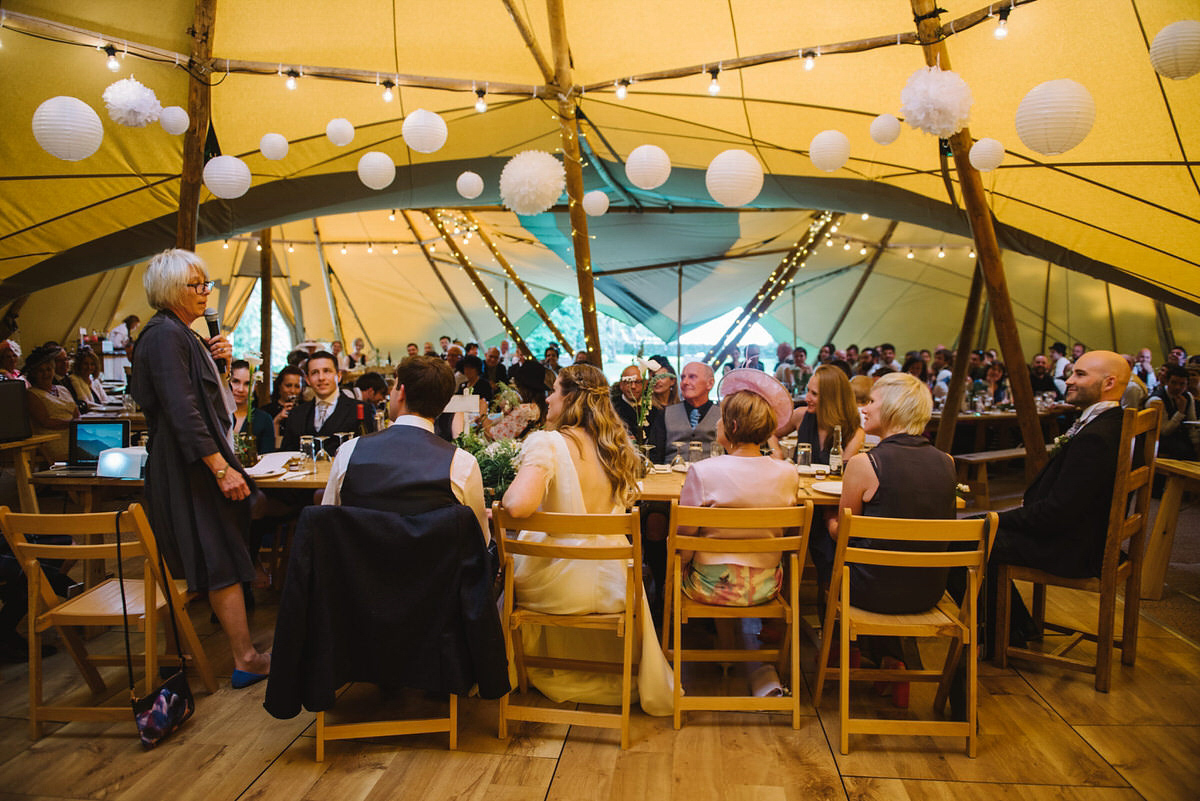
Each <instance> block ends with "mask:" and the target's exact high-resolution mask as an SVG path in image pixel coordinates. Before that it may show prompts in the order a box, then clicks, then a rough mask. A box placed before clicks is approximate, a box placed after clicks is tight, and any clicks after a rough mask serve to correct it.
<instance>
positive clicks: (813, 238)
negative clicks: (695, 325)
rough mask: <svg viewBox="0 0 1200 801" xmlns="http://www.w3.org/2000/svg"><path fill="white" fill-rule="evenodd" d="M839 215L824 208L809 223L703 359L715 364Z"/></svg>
mask: <svg viewBox="0 0 1200 801" xmlns="http://www.w3.org/2000/svg"><path fill="white" fill-rule="evenodd" d="M840 219H841V215H837V216H836V217H835V216H834V215H833V214H830V213H829V212H825V213H824V214H822V215H821V216H820V217H818V218H817V220H816V221H815V222H813V223H812V224H811V225H809V227H808V233H806V234H805V235H804V236H803V238H801V239H800V240H799V241H797V242H796V244H795V245H793V246H792V248H791V250H789V251H788V253H787V255H786V256H784V257H783V259H782V260H781V261H780V262H779V264H778V265H777V266H776V267H775V269H774V270H772V271H771V274H770V275H768V276H767V280H766V281H764V282H763V285H762V286H761V287H759V290H758V292H757V293H755V295H754V297H753V298H751V299H750V302H749V303H747V304H746V307H745V308H744V309H742V313H741V314H739V315H738V316H737V319H736V320H734V321H733V325H731V326H729V330H728V331H726V332H725V333H724V334H723V335H722V336H721V338H720V339H719V340H717V344H715V345H713V346H712V347H711V348H709V351H708V353H706V354H705V355H704V361H705V362H706V363H708V364H711V365H713V366H714V367H715V366H716V363H717V362H718V361H719V360H720V358H721V356H722V355H723V352H724V350H725V345H726V344H728V343H729V342H733V343H734V344H736V343H737V342H738V341H739V340H740V339H741V338H742V336H743V335H744V334H745V332H746V331H747V330H748V329H749V328H750V326H752V325H754V323H755V321H757V320H758V318H759V317H761V316H762V315H763V313H764V312H766V310H767V309H769V308H771V304H772V303H774V302H775V299H776V298H777V297H779V293H780V292H782V291H783V290H784V287H786V286H787V285H788V284H789V283H791V280H792V277H793V276H795V274H796V272H797V271H798V270H799V269H800V266H801V265H802V264H804V260H805V259H807V258H808V256H809V254H810V253H812V250H813V248H814V247H816V244H817V242H818V241H819V240H820V238H821V237H822V236H824V235H825V232H826V231H828V230H829V229H830V228H831V227H832V226H833V225H834V224H835V222H836V221H837V220H840ZM735 332H736V334H735Z"/></svg>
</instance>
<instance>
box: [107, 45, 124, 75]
mask: <svg viewBox="0 0 1200 801" xmlns="http://www.w3.org/2000/svg"><path fill="white" fill-rule="evenodd" d="M104 52H105V53H106V54H107V55H108V59H107V60H106V61H105V62H104V66H106V67H108V68H109V69H110V70H112V71H113V72H116V71H117V70H119V69H121V62H120V61H117V48H115V47H113V46H112V45H105V46H104Z"/></svg>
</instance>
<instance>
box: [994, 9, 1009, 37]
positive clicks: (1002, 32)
mask: <svg viewBox="0 0 1200 801" xmlns="http://www.w3.org/2000/svg"><path fill="white" fill-rule="evenodd" d="M1011 10H1012V9H1011V8H1002V9H1000V10H999V11H998V12H996V17H997V19H996V30H994V31H992V36H995V37H996V38H997V39H1004V38H1005V37H1007V36H1008V12H1009V11H1011Z"/></svg>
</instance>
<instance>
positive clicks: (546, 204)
mask: <svg viewBox="0 0 1200 801" xmlns="http://www.w3.org/2000/svg"><path fill="white" fill-rule="evenodd" d="M566 185H567V173H566V171H565V170H564V169H563V165H562V163H561V162H560V161H559V160H558V159H556V158H554V156H551V155H550V154H549V153H545V152H543V151H541V150H525V151H522V152H521V153H518V154H517V155H515V156H513V157H512V158H511V159H509V160H508V163H507V164H505V165H504V169H503V170H501V171H500V199H501V200H503V201H504V205H506V206H508V207H509V208H510V209H512V210H513V211H515V212H516V213H517V214H526V215H528V214H541V213H542V212H543V211H545V210H546V209H548V208H550V207H551V206H553V205H554V202H555V201H556V200H558V198H559V196H560V195H562V193H563V189H565V188H566Z"/></svg>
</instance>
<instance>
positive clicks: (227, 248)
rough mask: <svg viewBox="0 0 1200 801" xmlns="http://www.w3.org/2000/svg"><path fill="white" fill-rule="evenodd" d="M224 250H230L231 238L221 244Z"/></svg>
mask: <svg viewBox="0 0 1200 801" xmlns="http://www.w3.org/2000/svg"><path fill="white" fill-rule="evenodd" d="M221 249H222V250H229V240H228V239H226V240H225V244H223V245H221Z"/></svg>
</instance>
